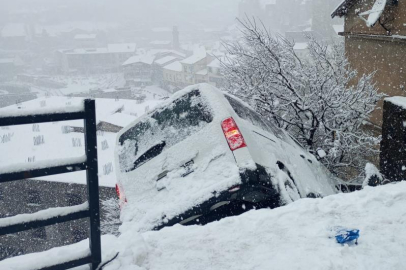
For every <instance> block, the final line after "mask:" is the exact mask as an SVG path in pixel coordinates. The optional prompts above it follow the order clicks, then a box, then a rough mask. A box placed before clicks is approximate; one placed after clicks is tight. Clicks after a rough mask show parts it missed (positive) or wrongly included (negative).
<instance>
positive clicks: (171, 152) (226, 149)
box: [116, 84, 337, 230]
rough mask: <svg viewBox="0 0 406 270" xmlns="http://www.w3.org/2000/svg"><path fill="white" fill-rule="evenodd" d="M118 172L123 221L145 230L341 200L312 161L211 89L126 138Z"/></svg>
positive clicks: (121, 137)
mask: <svg viewBox="0 0 406 270" xmlns="http://www.w3.org/2000/svg"><path fill="white" fill-rule="evenodd" d="M116 168H117V169H116V171H117V179H118V184H117V187H116V188H117V192H118V193H119V197H120V200H121V205H122V207H121V219H122V221H132V222H133V224H137V226H138V229H139V230H149V229H159V228H162V227H164V226H171V225H174V224H177V223H180V224H185V225H187V224H195V223H199V222H204V220H207V219H208V217H214V218H219V216H220V215H224V214H225V212H227V213H226V215H232V214H239V213H241V212H243V211H246V210H248V209H251V208H261V207H271V208H274V207H278V206H280V205H284V204H287V203H290V202H292V201H295V200H297V199H299V198H305V197H320V196H326V195H329V194H333V193H336V192H337V189H336V187H335V184H336V182H335V180H334V179H333V178H332V177H331V176H330V175H329V174H328V172H327V171H326V170H325V168H324V167H323V166H322V165H321V164H320V163H319V161H318V160H317V159H316V158H315V157H314V156H313V155H312V154H310V153H308V152H307V151H306V150H304V149H303V148H302V147H301V146H300V145H299V144H298V143H297V142H296V141H295V140H293V139H292V138H291V137H289V135H287V134H286V133H285V132H284V131H282V130H280V129H278V128H277V127H275V126H274V125H273V124H272V123H271V122H269V121H267V120H266V119H265V118H263V117H261V116H260V115H259V114H257V113H256V112H254V111H253V110H252V109H251V108H250V107H249V106H248V105H246V104H245V103H243V102H242V101H240V100H238V99H236V98H234V97H232V96H230V95H228V94H225V93H223V92H221V91H219V90H217V89H216V88H214V87H213V86H210V85H208V84H199V85H194V86H190V87H187V88H186V89H184V90H182V91H179V92H177V93H175V94H174V96H173V97H172V98H170V99H168V100H166V101H165V102H163V104H161V105H160V106H159V107H157V108H155V109H154V110H153V111H151V112H148V113H147V114H145V115H144V116H142V117H141V118H139V119H138V120H136V121H135V122H133V123H131V124H130V125H129V126H127V127H126V128H124V129H123V130H121V131H120V133H119V134H118V136H117V147H116ZM225 209H226V211H225Z"/></svg>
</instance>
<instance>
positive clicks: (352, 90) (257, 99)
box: [221, 19, 382, 179]
mask: <svg viewBox="0 0 406 270" xmlns="http://www.w3.org/2000/svg"><path fill="white" fill-rule="evenodd" d="M240 23H241V26H242V27H241V31H242V34H243V36H242V39H241V40H239V41H238V42H233V43H225V47H226V49H227V51H228V57H227V58H226V59H224V60H223V61H221V63H222V66H223V72H224V74H225V77H226V80H227V86H226V89H227V90H228V91H230V92H232V93H233V94H235V95H237V96H239V97H241V98H242V99H244V100H246V101H247V102H249V103H250V104H251V105H252V106H253V107H254V108H255V109H256V110H257V111H258V112H259V113H260V114H262V115H263V116H265V117H267V118H268V119H269V120H271V121H273V122H274V123H275V124H276V125H278V126H279V127H281V128H283V129H285V130H287V131H288V132H289V133H290V134H291V135H292V136H293V137H294V138H296V139H297V140H298V141H299V142H301V143H302V145H304V146H305V147H307V148H308V150H309V151H310V152H312V153H316V151H317V149H320V148H322V149H323V150H325V152H326V153H327V156H326V157H325V158H323V159H322V161H323V162H324V163H325V165H326V166H327V167H328V168H329V169H330V170H331V171H332V172H333V173H335V174H336V175H337V176H340V177H343V178H347V179H348V178H349V177H350V175H349V174H348V171H352V172H354V171H356V172H361V171H362V170H363V168H364V167H365V158H366V157H368V156H373V155H376V152H377V149H376V147H375V146H376V144H377V143H378V142H379V139H378V138H376V137H374V136H373V135H372V134H371V133H370V132H368V131H367V129H365V128H364V124H365V123H366V122H368V121H369V120H368V119H369V114H370V113H371V112H372V111H373V110H374V109H375V106H376V103H377V102H378V100H379V99H380V98H381V97H382V95H381V94H379V93H378V92H377V89H376V87H375V85H374V83H373V82H372V78H373V74H367V75H362V76H358V75H357V72H356V71H355V70H352V69H351V68H350V67H349V64H348V61H347V59H346V57H345V54H344V48H343V47H344V46H343V44H329V45H327V44H324V43H323V42H320V41H317V40H316V39H315V38H313V37H312V36H307V39H308V50H309V54H308V56H307V57H300V56H299V55H297V53H296V52H295V50H294V45H295V43H294V42H291V41H289V40H287V39H285V38H283V37H281V36H273V35H271V34H270V33H269V32H268V31H267V30H266V28H265V27H264V26H263V25H262V24H258V23H257V22H256V21H255V20H254V19H247V20H244V21H240Z"/></svg>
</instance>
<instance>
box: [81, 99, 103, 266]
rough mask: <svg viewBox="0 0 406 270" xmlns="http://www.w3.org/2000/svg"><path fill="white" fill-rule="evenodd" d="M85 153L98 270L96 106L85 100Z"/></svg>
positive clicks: (93, 252)
mask: <svg viewBox="0 0 406 270" xmlns="http://www.w3.org/2000/svg"><path fill="white" fill-rule="evenodd" d="M85 116H86V117H85V121H84V126H85V133H84V134H85V151H86V156H87V165H88V167H87V170H86V174H87V195H88V201H89V214H90V220H89V221H90V241H89V242H90V250H91V253H92V263H91V269H92V270H96V268H97V267H98V266H99V264H100V262H101V240H100V216H99V208H100V206H99V178H98V168H97V135H96V105H95V101H94V100H90V99H86V100H85Z"/></svg>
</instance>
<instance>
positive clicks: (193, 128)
mask: <svg viewBox="0 0 406 270" xmlns="http://www.w3.org/2000/svg"><path fill="white" fill-rule="evenodd" d="M212 120H213V117H212V113H211V109H210V107H209V105H208V104H207V102H206V101H205V100H204V99H203V98H202V97H201V95H200V92H199V91H198V90H194V91H191V92H190V93H188V94H186V95H184V96H182V97H180V98H178V99H176V100H175V101H173V102H172V103H171V104H169V105H167V106H165V107H163V108H161V109H158V110H156V111H155V112H154V113H152V115H150V116H149V117H147V118H145V119H143V120H142V121H141V122H139V123H137V124H136V125H135V126H134V127H132V128H130V129H129V130H127V131H126V132H125V133H123V134H122V135H121V136H120V138H119V143H120V145H119V149H118V151H119V164H120V170H121V171H122V172H128V171H132V170H135V169H136V168H138V167H140V166H142V165H143V164H145V163H146V162H148V161H149V160H151V159H152V158H154V157H156V156H158V155H159V154H160V153H162V152H163V151H164V150H165V149H168V148H170V147H172V146H173V145H175V144H177V143H179V142H181V141H183V140H184V139H185V138H187V137H189V136H191V135H193V134H194V133H196V132H198V131H199V130H201V129H203V128H204V127H205V126H206V125H207V124H208V123H210V122H211V121H212Z"/></svg>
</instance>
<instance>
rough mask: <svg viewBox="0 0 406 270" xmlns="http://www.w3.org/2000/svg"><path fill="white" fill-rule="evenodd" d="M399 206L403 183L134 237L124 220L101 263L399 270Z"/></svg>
mask: <svg viewBox="0 0 406 270" xmlns="http://www.w3.org/2000/svg"><path fill="white" fill-rule="evenodd" d="M405 205H406V182H400V183H396V184H389V185H385V186H379V187H375V188H372V187H366V188H365V189H364V190H362V191H357V192H354V193H351V194H337V195H331V196H328V197H325V198H323V199H301V200H298V201H296V202H294V203H291V204H289V205H287V206H284V207H280V208H277V209H273V210H269V209H262V210H256V211H250V212H248V213H245V214H243V215H241V216H236V217H230V218H226V219H223V220H221V221H218V222H214V223H211V224H208V225H206V226H189V227H184V226H180V225H176V226H174V227H169V228H165V229H163V230H161V231H152V232H146V233H143V234H138V233H136V232H135V230H132V228H131V225H133V226H136V224H127V226H126V230H125V231H124V232H123V234H122V235H121V236H120V237H118V238H113V237H111V236H106V237H104V238H103V240H104V241H103V242H104V246H103V260H105V261H106V260H108V259H110V258H112V257H113V256H114V255H115V254H117V252H119V255H118V257H117V259H115V260H113V261H112V262H111V263H110V264H108V265H107V266H106V267H104V268H103V269H105V270H137V269H138V270H140V269H154V270H160V269H165V270H172V269H174V270H175V269H176V270H182V269H188V270H189V269H194V270H199V269H204V270H209V269H219V270H223V269H233V270H239V269H241V270H247V269H322V270H325V269H351V270H353V269H368V270H370V269H377V270H378V269H379V270H383V269H391V270H401V269H402V270H403V269H406V262H405V260H404V258H405V257H406V208H405V207H404V206H405ZM336 226H345V227H348V228H357V229H359V230H360V239H359V241H358V245H341V244H338V243H337V242H336V240H335V238H334V237H331V229H332V228H333V227H336ZM107 242H108V245H107V244H106V243H107ZM78 245H82V246H83V242H82V243H80V244H78ZM61 249H65V254H67V253H69V252H70V251H72V252H73V251H74V246H73V247H71V249H70V250H69V252H68V251H67V250H66V247H63V248H61ZM53 252H54V253H55V254H57V251H56V250H54V251H53ZM26 258H28V259H26ZM36 258H37V259H36V260H35V259H34V256H33V255H29V256H24V257H15V258H11V259H7V260H4V261H2V262H0V269H5V270H17V269H25V268H22V267H21V265H24V264H25V263H30V264H35V263H37V262H38V261H40V260H43V258H44V257H42V256H41V254H38V255H37V256H36ZM48 258H49V257H48ZM54 259H57V257H54ZM48 260H51V259H48ZM17 262H19V263H17ZM19 265H20V266H19Z"/></svg>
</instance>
